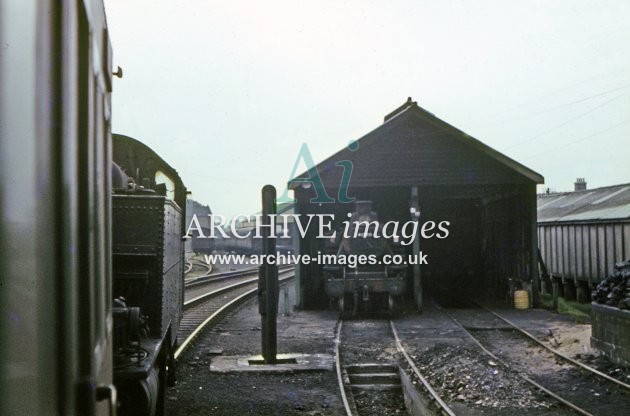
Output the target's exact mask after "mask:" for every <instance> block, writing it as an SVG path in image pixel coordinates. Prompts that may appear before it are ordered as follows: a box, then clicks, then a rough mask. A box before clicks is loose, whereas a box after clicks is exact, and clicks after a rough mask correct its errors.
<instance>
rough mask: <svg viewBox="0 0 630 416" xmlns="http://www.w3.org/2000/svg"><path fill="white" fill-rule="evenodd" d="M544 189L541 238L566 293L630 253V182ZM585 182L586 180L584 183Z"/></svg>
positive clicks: (550, 265)
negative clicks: (559, 190) (558, 190)
mask: <svg viewBox="0 0 630 416" xmlns="http://www.w3.org/2000/svg"><path fill="white" fill-rule="evenodd" d="M578 185H579V186H580V187H583V188H584V189H583V190H580V191H575V192H565V193H553V194H543V195H539V197H538V239H539V244H540V251H541V255H542V258H543V260H544V262H545V264H546V266H547V269H548V271H549V273H550V274H552V275H555V276H558V277H560V278H561V279H562V280H563V283H565V289H568V290H566V291H565V297H569V298H573V296H574V295H573V287H572V286H577V287H578V289H579V290H578V292H579V293H578V294H579V295H580V296H579V297H580V300H581V301H586V300H588V291H587V290H586V289H587V288H590V287H591V286H593V285H596V284H597V282H599V281H600V280H602V279H603V278H605V277H606V276H608V275H609V274H610V273H612V271H613V266H614V264H615V263H616V262H618V261H622V260H626V259H630V184H622V185H615V186H608V187H604V188H597V189H589V190H587V189H585V185H586V184H585V182H584V181H578V182H577V183H576V187H578ZM583 185H584V186H583Z"/></svg>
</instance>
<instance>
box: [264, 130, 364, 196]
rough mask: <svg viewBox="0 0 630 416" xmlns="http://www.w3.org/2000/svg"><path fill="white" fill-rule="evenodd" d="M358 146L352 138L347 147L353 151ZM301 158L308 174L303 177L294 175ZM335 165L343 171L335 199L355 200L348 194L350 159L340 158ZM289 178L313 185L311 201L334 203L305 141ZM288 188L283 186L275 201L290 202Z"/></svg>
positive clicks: (350, 174) (350, 171)
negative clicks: (282, 190) (313, 195)
mask: <svg viewBox="0 0 630 416" xmlns="http://www.w3.org/2000/svg"><path fill="white" fill-rule="evenodd" d="M358 148H359V142H357V141H356V140H352V141H351V142H350V143H348V149H349V150H350V151H351V152H354V151H355V150H357V149H358ZM301 160H303V161H304V164H305V165H306V169H307V174H308V176H307V177H305V178H296V177H295V175H296V173H297V169H298V166H299V165H300V161H301ZM335 166H339V167H341V168H342V169H343V173H342V175H341V182H340V183H339V192H338V193H337V201H339V202H341V203H350V202H354V201H355V199H356V198H355V197H352V198H350V197H349V196H348V187H349V186H350V177H351V176H352V161H350V160H340V161H339V162H337V163H335ZM289 178H293V179H291V181H292V182H301V183H303V184H310V186H313V189H314V190H315V197H314V198H311V202H313V203H320V204H329V203H334V202H335V199H334V198H331V197H330V196H329V195H328V193H326V188H325V187H324V182H322V178H321V176H320V175H319V171H318V170H317V166H315V163H314V162H313V157H312V156H311V152H310V151H309V150H308V145H307V144H306V143H302V147H301V148H300V152H299V153H298V157H297V159H296V160H295V164H294V165H293V170H292V171H291V175H289ZM288 192H289V189H288V188H285V189H284V192H283V193H282V196H281V197H279V198H277V200H276V202H278V203H282V202H292V200H291V198H289V195H288Z"/></svg>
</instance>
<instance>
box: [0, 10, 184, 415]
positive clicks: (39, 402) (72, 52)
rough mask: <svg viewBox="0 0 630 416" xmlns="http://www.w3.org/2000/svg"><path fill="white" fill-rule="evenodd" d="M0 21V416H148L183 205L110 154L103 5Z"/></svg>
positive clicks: (134, 152)
mask: <svg viewBox="0 0 630 416" xmlns="http://www.w3.org/2000/svg"><path fill="white" fill-rule="evenodd" d="M0 10H2V12H1V13H0V27H1V28H2V30H0V45H2V47H1V48H0V91H2V93H1V94H0V138H1V140H0V283H1V284H0V304H1V305H2V314H0V319H2V321H1V323H0V339H2V342H1V343H0V409H2V414H3V415H12V416H22V415H25V416H26V415H28V416H40V415H41V416H43V415H63V416H86V415H87V416H104V415H113V414H116V412H118V413H119V414H120V413H122V414H137V415H159V414H161V413H162V411H163V410H162V409H163V406H162V403H163V401H164V390H165V385H166V383H167V382H168V381H169V380H170V381H172V380H173V368H174V366H173V365H172V364H173V362H172V357H173V350H174V347H175V339H176V332H177V328H178V324H179V319H180V317H181V304H182V284H183V275H182V262H183V245H182V242H181V236H182V235H183V226H182V224H181V223H182V221H183V220H182V218H183V215H184V210H185V195H186V190H185V188H184V186H183V184H182V182H181V180H180V179H179V176H178V175H177V173H176V172H175V171H174V170H173V169H172V168H170V167H169V166H168V165H167V164H166V163H165V162H164V161H163V160H162V159H161V158H159V157H158V156H157V155H156V154H155V153H154V152H153V151H151V150H150V149H148V148H147V147H146V146H144V145H142V144H140V143H138V142H136V141H135V140H133V139H130V138H124V137H118V138H116V137H115V138H114V140H113V142H114V143H113V145H112V136H111V127H110V126H111V114H112V111H111V93H112V89H113V75H115V74H113V73H112V49H111V45H110V41H109V35H108V29H107V24H106V18H105V11H104V6H103V2H102V0H77V1H52V0H43V1H37V2H36V1H20V2H16V1H12V0H0ZM117 74H118V75H119V76H120V75H121V72H120V71H117ZM112 161H114V162H115V165H113V164H112Z"/></svg>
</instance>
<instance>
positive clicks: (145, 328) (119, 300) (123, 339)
mask: <svg viewBox="0 0 630 416" xmlns="http://www.w3.org/2000/svg"><path fill="white" fill-rule="evenodd" d="M113 145H114V146H113V147H114V152H113V153H114V162H116V164H117V165H119V166H120V167H122V168H123V169H124V170H126V171H127V172H135V173H136V175H137V176H136V178H135V179H133V178H130V177H128V176H127V175H126V174H125V173H120V172H118V171H115V172H116V173H117V174H115V175H113V176H114V178H115V179H114V184H113V191H114V194H113V196H112V226H113V229H112V234H113V235H112V237H113V238H112V240H113V244H112V259H113V295H114V308H113V311H114V383H115V385H116V388H117V389H118V390H119V392H120V396H121V397H120V401H121V409H120V411H121V413H122V414H130V415H152V414H156V413H157V414H160V413H161V411H162V409H161V408H162V407H163V401H164V393H165V390H164V389H165V387H166V385H167V382H168V384H170V385H172V384H173V382H174V378H175V374H174V371H175V359H174V353H175V349H176V342H177V332H178V328H179V322H180V320H181V318H182V305H183V301H184V284H183V283H184V280H183V276H184V271H183V265H184V242H183V241H182V235H183V231H184V230H183V227H184V224H183V219H184V215H185V213H184V209H185V207H186V188H185V187H184V184H183V183H182V181H181V179H180V178H179V175H178V174H177V172H176V171H175V170H174V169H173V168H171V167H170V166H169V165H168V164H167V163H166V162H164V161H163V160H162V159H161V158H160V157H159V156H158V155H157V154H156V153H155V152H153V150H151V149H150V148H148V147H147V146H145V145H144V144H142V143H140V142H138V141H137V140H135V139H132V138H130V137H127V136H123V135H117V134H115V135H113ZM116 179H118V180H116ZM140 182H142V183H144V185H143V186H139V185H137V184H138V183H140Z"/></svg>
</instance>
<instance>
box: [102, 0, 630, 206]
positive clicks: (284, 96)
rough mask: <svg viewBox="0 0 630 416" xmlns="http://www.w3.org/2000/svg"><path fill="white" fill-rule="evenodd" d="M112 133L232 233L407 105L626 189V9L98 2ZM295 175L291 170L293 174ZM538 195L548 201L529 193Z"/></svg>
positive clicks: (556, 177) (565, 172) (553, 183)
mask: <svg viewBox="0 0 630 416" xmlns="http://www.w3.org/2000/svg"><path fill="white" fill-rule="evenodd" d="M105 8H106V13H107V21H108V26H109V33H110V37H111V39H112V45H113V49H114V68H116V66H120V67H122V69H123V73H124V75H123V78H122V79H118V78H115V80H114V92H113V96H112V103H113V121H112V124H113V132H114V133H121V134H126V135H129V136H132V137H134V138H136V139H138V140H140V141H142V142H144V143H145V144H147V145H149V146H150V147H152V148H153V149H154V150H155V151H156V152H157V153H158V154H160V155H161V156H162V157H163V158H164V159H165V160H166V161H167V162H168V163H169V164H171V165H172V166H174V167H175V168H176V169H177V170H178V172H179V173H180V175H181V177H182V179H183V181H184V183H185V184H186V186H187V187H188V189H189V190H190V191H191V192H192V194H191V197H192V198H194V199H195V200H197V201H199V202H201V203H203V204H208V205H209V206H210V208H211V209H212V211H213V212H214V213H215V214H221V215H225V216H226V217H228V218H230V217H231V216H233V215H236V214H250V213H253V212H256V211H258V210H260V199H261V198H260V190H261V188H262V186H263V185H265V184H272V185H275V186H276V187H277V189H278V193H279V194H281V193H282V191H283V190H284V189H285V187H286V182H287V181H288V180H289V179H290V176H291V173H292V169H293V165H294V164H295V161H296V159H297V158H298V152H299V151H300V148H301V147H302V145H303V143H306V144H307V146H308V149H309V151H310V153H311V155H312V157H313V159H314V160H315V163H318V162H320V161H322V160H324V159H325V158H327V157H328V156H330V155H332V154H334V153H335V152H337V151H338V150H340V149H341V148H343V147H345V146H346V145H347V144H348V143H349V142H350V141H351V140H354V139H358V138H360V137H361V136H363V135H364V134H366V133H368V132H370V131H371V130H373V129H374V128H376V127H378V126H379V125H380V124H381V123H382V122H383V117H384V116H385V115H386V114H388V113H389V112H391V111H392V110H393V109H395V108H397V107H398V106H400V105H401V104H402V103H403V102H404V101H405V100H406V99H407V97H412V98H413V100H414V101H417V102H418V105H420V106H421V107H423V108H424V109H426V110H427V111H429V112H431V113H433V114H435V115H436V116H437V117H439V118H441V119H442V120H444V121H446V122H447V123H449V124H451V125H453V126H455V127H457V128H459V129H460V130H463V131H464V132H466V133H468V134H469V135H471V136H473V137H475V138H476V139H479V140H481V141H482V142H484V143H485V144H487V145H488V146H490V147H493V148H494V149H496V150H498V151H500V152H502V153H504V154H505V155H507V156H509V157H511V158H512V159H514V160H516V161H518V162H520V163H522V164H524V165H525V166H527V167H529V168H531V169H533V170H534V171H536V172H538V173H540V174H541V175H543V176H544V177H545V185H544V187H545V188H547V187H549V188H551V189H552V190H555V191H569V190H572V189H573V182H575V179H576V178H578V177H584V178H586V181H587V183H588V187H589V188H594V187H600V186H607V185H614V184H619V183H628V182H630V143H629V142H630V140H629V139H630V2H629V1H626V0H618V1H613V0H600V1H597V0H556V1H548V0H542V1H527V0H524V1H518V2H517V1H504V0H488V1H475V0H408V1H403V0H399V1H396V0H390V1H365V0H362V1H358V0H357V1H332V0H331V1H328V0H319V1H310V2H301V1H275V0H266V1H264V2H261V1H253V0H252V1H239V0H233V1H199V0H179V1H164V0H151V1H148V0H134V1H129V0H105ZM305 168H306V166H305V165H304V164H303V163H300V169H298V170H299V172H298V173H301V172H302V171H303V170H305ZM541 190H542V188H541Z"/></svg>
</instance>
